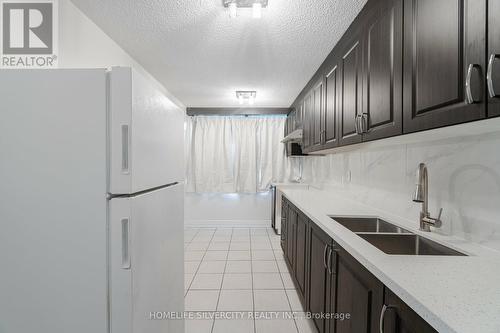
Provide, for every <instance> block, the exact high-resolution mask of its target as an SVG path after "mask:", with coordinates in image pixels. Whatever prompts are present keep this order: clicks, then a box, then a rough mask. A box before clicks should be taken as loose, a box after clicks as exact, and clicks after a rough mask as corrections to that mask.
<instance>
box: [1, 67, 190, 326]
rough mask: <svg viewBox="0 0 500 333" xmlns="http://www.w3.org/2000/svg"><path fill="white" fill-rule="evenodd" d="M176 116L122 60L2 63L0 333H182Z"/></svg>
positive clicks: (179, 128)
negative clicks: (36, 65)
mask: <svg viewBox="0 0 500 333" xmlns="http://www.w3.org/2000/svg"><path fill="white" fill-rule="evenodd" d="M183 122H184V111H183V110H182V109H180V108H179V107H177V106H176V105H175V104H174V103H173V102H171V101H170V100H169V99H168V98H167V97H166V96H165V95H164V94H162V93H161V92H160V91H159V90H158V89H156V88H155V87H154V86H153V85H152V84H151V83H150V82H149V81H148V80H147V79H145V78H143V77H141V75H139V74H138V73H136V72H135V71H134V70H132V69H130V68H123V67H116V68H112V69H110V70H106V69H74V70H73V69H59V70H2V71H0V333H28V332H30V333H31V332H39V333H67V332H72V333H90V332H92V333H100V332H103V333H104V332H112V333H160V332H162V333H167V332H173V333H182V332H183V330H184V323H183V321H182V320H174V319H172V320H167V319H165V316H164V313H166V312H181V311H183V308H184V299H183V294H184V267H183V194H184V193H183V178H184V167H183V165H184V162H183V161H184V159H183ZM158 312H160V313H163V314H162V315H160V316H158V314H156V315H154V314H155V313H158Z"/></svg>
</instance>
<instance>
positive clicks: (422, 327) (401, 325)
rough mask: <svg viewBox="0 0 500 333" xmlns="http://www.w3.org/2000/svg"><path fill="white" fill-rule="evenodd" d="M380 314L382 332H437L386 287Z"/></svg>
mask: <svg viewBox="0 0 500 333" xmlns="http://www.w3.org/2000/svg"><path fill="white" fill-rule="evenodd" d="M384 305H385V306H384V308H383V310H382V312H381V316H380V319H379V320H380V326H381V327H382V328H383V330H382V332H383V333H437V331H436V330H435V329H433V328H432V327H431V326H430V325H429V324H428V323H427V322H426V321H425V320H424V319H422V317H420V316H419V315H418V314H417V313H416V312H415V311H413V309H411V308H410V307H409V306H408V305H406V304H405V303H404V302H403V301H402V300H401V299H400V298H399V297H397V296H396V295H395V294H394V293H393V292H392V291H390V290H389V289H388V288H387V287H386V288H385V295H384Z"/></svg>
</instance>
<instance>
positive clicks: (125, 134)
mask: <svg viewBox="0 0 500 333" xmlns="http://www.w3.org/2000/svg"><path fill="white" fill-rule="evenodd" d="M129 142H130V132H129V126H128V125H122V173H124V174H127V173H128V172H129V155H130V154H129Z"/></svg>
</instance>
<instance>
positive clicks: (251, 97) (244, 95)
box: [236, 90, 257, 105]
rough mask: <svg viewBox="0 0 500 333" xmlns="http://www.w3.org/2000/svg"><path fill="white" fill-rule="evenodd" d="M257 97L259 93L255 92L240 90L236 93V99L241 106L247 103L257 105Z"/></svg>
mask: <svg viewBox="0 0 500 333" xmlns="http://www.w3.org/2000/svg"><path fill="white" fill-rule="evenodd" d="M256 97H257V92H256V91H255V90H252V91H250V90H238V91H236V98H237V99H238V103H239V104H240V105H243V104H245V102H247V104H248V105H254V104H255V98H256Z"/></svg>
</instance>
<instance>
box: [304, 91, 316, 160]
mask: <svg viewBox="0 0 500 333" xmlns="http://www.w3.org/2000/svg"><path fill="white" fill-rule="evenodd" d="M312 99H313V94H312V92H310V93H309V94H308V95H307V96H306V97H305V98H304V101H303V102H302V103H303V105H304V106H303V110H304V118H303V121H302V124H303V125H302V126H303V134H302V135H303V139H302V149H303V150H304V151H306V152H307V151H309V150H310V147H311V145H312V135H313V134H312V125H313V119H312V118H313V114H312V113H313V103H312Z"/></svg>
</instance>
